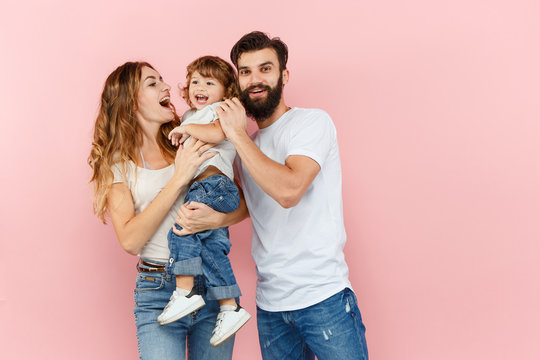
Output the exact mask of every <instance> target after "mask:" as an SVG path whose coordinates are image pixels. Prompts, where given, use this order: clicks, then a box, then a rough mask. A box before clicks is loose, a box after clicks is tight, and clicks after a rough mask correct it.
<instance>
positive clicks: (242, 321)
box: [210, 313, 251, 347]
mask: <svg viewBox="0 0 540 360" xmlns="http://www.w3.org/2000/svg"><path fill="white" fill-rule="evenodd" d="M249 319H251V315H250V314H248V313H246V316H244V317H242V318H241V319H240V321H239V322H238V323H239V324H240V325H237V326H235V327H233V328H231V330H229V331H228V332H227V333H226V334H225V337H224V338H223V340H221V341H220V342H218V343H215V344H212V343H210V345H212V346H213V347H218V346H220V345H223V344H224V343H225V342H227V340H229V339H230V338H231V337H232V336H233V335H234V334H236V333H237V332H238V330H240V329H241V328H242V326H244V325H246V324H247V322H248V320H249Z"/></svg>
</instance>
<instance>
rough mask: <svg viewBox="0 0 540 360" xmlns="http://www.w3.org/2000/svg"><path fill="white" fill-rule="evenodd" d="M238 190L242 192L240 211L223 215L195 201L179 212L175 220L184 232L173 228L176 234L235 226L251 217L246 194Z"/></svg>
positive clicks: (184, 206)
mask: <svg viewBox="0 0 540 360" xmlns="http://www.w3.org/2000/svg"><path fill="white" fill-rule="evenodd" d="M236 186H238V184H236ZM238 189H239V192H240V205H239V206H238V209H236V210H235V211H232V212H230V213H222V212H219V211H216V210H214V209H212V208H211V207H209V206H208V205H205V204H203V203H199V202H194V201H191V202H190V203H188V204H184V205H182V207H181V208H180V210H178V217H177V218H176V220H175V221H176V223H177V224H178V225H180V226H181V227H182V230H178V229H176V227H175V226H173V231H174V233H175V234H177V235H180V236H183V235H187V234H193V233H197V232H201V231H205V230H209V229H217V228H220V227H224V226H231V225H234V224H236V223H239V222H240V221H242V220H244V219H245V218H247V217H249V212H248V209H247V206H246V201H245V199H244V194H243V192H242V189H241V188H240V187H238Z"/></svg>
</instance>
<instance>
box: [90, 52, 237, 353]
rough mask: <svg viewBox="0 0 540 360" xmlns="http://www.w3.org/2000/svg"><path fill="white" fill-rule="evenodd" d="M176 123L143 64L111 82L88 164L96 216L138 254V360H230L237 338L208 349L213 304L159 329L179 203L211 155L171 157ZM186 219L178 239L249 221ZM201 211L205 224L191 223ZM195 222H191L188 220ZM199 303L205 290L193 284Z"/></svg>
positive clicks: (196, 208)
mask: <svg viewBox="0 0 540 360" xmlns="http://www.w3.org/2000/svg"><path fill="white" fill-rule="evenodd" d="M177 125H179V124H178V117H177V116H176V113H175V111H174V107H173V106H172V104H171V103H170V86H169V85H167V84H166V83H164V82H163V79H162V78H161V76H160V75H159V73H158V72H157V71H156V70H155V69H154V68H153V67H152V66H151V65H150V64H148V63H144V62H128V63H125V64H124V65H122V66H120V67H118V68H117V69H116V70H115V71H113V73H111V74H110V75H109V77H108V78H107V81H106V82H105V86H104V89H103V93H102V96H101V106H100V111H99V115H98V117H97V120H96V124H95V130H94V142H93V146H92V151H91V153H90V157H89V160H88V161H89V164H90V166H91V167H92V169H93V176H92V179H91V181H93V182H94V187H95V198H94V211H95V213H96V214H97V216H98V217H99V218H100V219H102V220H103V221H104V222H105V215H106V214H107V213H108V214H109V215H110V218H111V221H112V224H113V226H114V230H115V232H116V235H117V237H118V240H119V242H120V245H121V246H122V248H123V249H124V250H125V251H127V252H128V253H130V254H133V255H139V256H140V259H139V263H138V265H137V268H138V269H139V273H138V275H137V280H136V288H135V309H134V313H135V323H136V326H137V338H138V344H139V346H138V347H139V355H140V358H141V359H160V360H166V359H171V360H173V359H174V360H177V359H185V350H186V344H187V349H188V354H189V355H188V356H189V359H195V360H196V359H231V357H232V348H233V344H234V339H231V340H230V341H228V342H227V343H225V344H223V345H222V346H220V347H218V348H213V347H212V346H210V343H209V340H210V337H211V336H212V329H213V328H214V325H215V321H216V316H217V314H218V312H219V304H218V302H217V301H211V300H206V299H205V300H206V304H207V305H206V306H205V307H203V308H202V309H201V310H200V311H198V312H197V313H195V314H193V315H192V316H190V317H186V318H184V319H182V320H181V321H177V322H175V323H172V324H169V325H164V326H160V325H159V324H158V322H157V317H158V315H159V314H160V313H161V311H162V310H163V308H164V307H165V305H167V303H168V301H169V295H170V294H171V293H172V292H173V290H174V289H175V277H174V275H172V273H171V269H170V265H171V264H170V262H169V249H168V246H167V232H168V231H169V229H170V228H171V227H172V226H173V224H174V222H175V218H176V217H177V213H178V211H179V210H180V208H181V207H182V202H183V198H184V195H185V192H186V190H187V188H188V187H189V184H190V182H191V181H192V178H193V176H194V174H195V171H196V170H197V168H198V167H199V165H200V164H201V163H202V162H203V161H204V160H206V159H209V158H210V157H212V156H213V155H214V154H213V153H205V152H206V150H208V149H210V148H211V146H210V145H208V144H204V143H203V142H201V141H191V142H189V144H187V145H186V146H185V147H183V146H180V147H179V148H178V150H176V149H175V148H174V147H173V146H172V145H171V144H170V143H169V141H168V139H167V135H168V133H169V131H170V130H171V129H173V128H174V127H175V126H177ZM183 212H184V213H186V214H190V215H189V216H184V218H183V219H182V220H180V219H179V220H178V221H179V224H180V225H181V226H183V227H184V230H183V232H184V233H188V232H194V231H201V230H206V229H210V228H218V227H222V226H228V225H231V224H233V223H236V222H238V221H240V220H241V219H243V218H244V217H246V216H247V210H246V207H245V203H244V201H243V199H242V201H241V205H240V208H239V209H238V210H237V211H235V212H233V213H228V214H216V213H215V212H212V211H211V209H210V211H209V210H208V209H206V208H205V207H204V206H202V205H201V204H192V205H191V208H190V209H188V208H187V207H185V206H184V207H183ZM194 212H199V213H201V214H205V215H211V216H209V217H208V218H207V219H200V218H197V217H195V218H193V216H192V215H191V214H193V213H194ZM189 218H192V220H189ZM195 284H196V287H197V288H198V290H199V291H200V292H201V294H203V296H204V284H203V280H202V279H201V278H198V279H196V281H195Z"/></svg>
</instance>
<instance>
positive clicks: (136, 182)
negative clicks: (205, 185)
mask: <svg viewBox="0 0 540 360" xmlns="http://www.w3.org/2000/svg"><path fill="white" fill-rule="evenodd" d="M121 166H122V165H121V164H115V165H113V167H112V171H113V174H114V180H113V184H114V183H125V184H126V186H127V187H128V188H129V190H130V191H131V196H132V197H133V205H134V207H135V216H137V215H138V214H140V213H141V212H142V211H143V210H144V209H146V208H147V207H148V205H150V203H151V202H152V201H153V200H154V199H155V198H156V196H157V195H158V194H159V192H160V191H161V190H162V189H163V188H164V187H165V185H167V183H168V182H169V180H171V178H172V177H173V175H174V170H175V168H174V164H172V165H169V166H167V167H165V168H163V169H158V170H151V169H145V168H141V167H138V166H136V165H135V164H134V163H133V162H131V161H130V162H129V163H127V167H126V176H127V179H125V180H124V179H123V176H122V170H121ZM135 171H136V173H135ZM135 174H136V176H135ZM186 192H187V189H185V190H183V191H182V193H181V194H180V196H178V199H176V201H175V202H174V204H173V206H172V207H171V209H170V210H169V212H168V213H167V215H166V216H165V219H163V221H162V222H161V225H159V227H158V229H157V230H156V232H155V233H154V235H152V237H151V238H150V239H149V240H148V242H147V243H146V245H145V246H144V247H143V248H142V250H141V252H140V253H139V256H140V257H143V258H145V259H148V260H154V261H160V262H167V261H168V260H169V246H168V243H167V234H168V233H169V230H170V229H171V228H172V226H173V225H174V220H175V219H176V217H177V216H178V214H177V212H178V210H179V209H180V207H181V206H182V204H183V203H184V198H185V196H186Z"/></svg>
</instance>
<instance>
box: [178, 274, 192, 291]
mask: <svg viewBox="0 0 540 360" xmlns="http://www.w3.org/2000/svg"><path fill="white" fill-rule="evenodd" d="M193 284H194V281H193V275H176V287H177V288H180V289H183V290H187V291H190V290H191V289H193Z"/></svg>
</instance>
